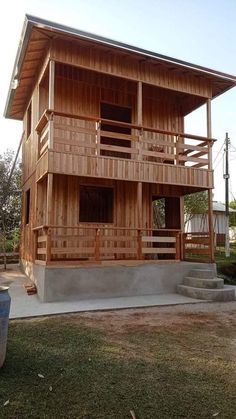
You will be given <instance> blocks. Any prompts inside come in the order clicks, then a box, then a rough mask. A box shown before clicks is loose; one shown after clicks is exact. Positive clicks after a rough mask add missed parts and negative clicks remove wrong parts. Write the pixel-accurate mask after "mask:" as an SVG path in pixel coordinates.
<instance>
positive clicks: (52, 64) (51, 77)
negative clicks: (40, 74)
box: [48, 60, 55, 148]
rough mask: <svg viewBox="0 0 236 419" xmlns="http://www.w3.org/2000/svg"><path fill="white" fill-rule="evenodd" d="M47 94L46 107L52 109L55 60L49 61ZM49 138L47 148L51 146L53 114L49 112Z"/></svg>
mask: <svg viewBox="0 0 236 419" xmlns="http://www.w3.org/2000/svg"><path fill="white" fill-rule="evenodd" d="M48 88H49V95H48V107H49V109H52V110H53V109H54V102H55V100H54V96H55V61H52V60H51V61H50V62H49V86H48ZM48 123H49V134H48V135H49V138H48V148H53V137H54V129H53V114H50V117H49V122H48Z"/></svg>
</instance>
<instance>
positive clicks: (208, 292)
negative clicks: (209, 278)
mask: <svg viewBox="0 0 236 419" xmlns="http://www.w3.org/2000/svg"><path fill="white" fill-rule="evenodd" d="M177 289H178V293H179V294H181V295H185V296H186V297H190V298H196V299H200V300H208V301H234V300H235V289H234V288H230V287H227V288H223V289H207V288H196V287H190V286H188V285H178V286H177Z"/></svg>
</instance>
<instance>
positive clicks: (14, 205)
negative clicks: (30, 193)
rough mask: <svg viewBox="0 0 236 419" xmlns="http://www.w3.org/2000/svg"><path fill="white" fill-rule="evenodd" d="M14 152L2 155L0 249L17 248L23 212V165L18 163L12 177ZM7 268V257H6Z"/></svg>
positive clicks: (0, 169)
mask: <svg viewBox="0 0 236 419" xmlns="http://www.w3.org/2000/svg"><path fill="white" fill-rule="evenodd" d="M13 162H14V152H13V151H12V150H7V151H6V152H5V153H4V154H3V155H0V251H1V252H3V253H4V254H5V253H6V252H7V251H13V250H16V247H17V246H18V243H19V228H20V214H21V165H20V164H16V165H15V168H14V171H13V173H12V176H11V178H10V173H11V169H12V167H13ZM4 265H5V268H6V257H5V258H4Z"/></svg>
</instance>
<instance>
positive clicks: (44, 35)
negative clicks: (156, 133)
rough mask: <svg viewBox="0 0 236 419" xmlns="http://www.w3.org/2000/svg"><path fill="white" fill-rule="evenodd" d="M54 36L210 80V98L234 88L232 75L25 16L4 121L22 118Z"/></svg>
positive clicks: (235, 83) (235, 80)
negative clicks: (117, 52) (130, 55)
mask: <svg viewBox="0 0 236 419" xmlns="http://www.w3.org/2000/svg"><path fill="white" fill-rule="evenodd" d="M58 35H61V36H63V37H64V38H69V39H71V38H73V39H76V40H77V41H78V40H81V41H82V40H85V41H90V42H93V43H96V44H98V45H103V46H108V47H109V48H112V49H118V50H121V51H126V52H129V53H130V54H133V55H136V56H137V55H138V56H139V57H140V56H142V57H145V58H146V59H150V60H155V61H158V62H159V63H163V64H165V65H166V66H170V67H171V68H173V67H174V68H176V69H178V70H181V69H182V70H183V71H188V72H191V73H193V74H195V75H198V76H201V77H203V78H204V77H205V78H207V79H210V80H211V84H212V89H213V92H212V93H213V95H212V96H213V98H214V97H216V96H218V95H220V94H222V93H224V92H225V91H227V90H228V89H230V88H232V87H234V86H235V85H236V77H235V76H232V75H229V74H225V73H222V72H219V71H216V70H212V69H209V68H206V67H202V66H199V65H195V64H192V63H188V62H186V61H182V60H178V59H175V58H172V57H168V56H165V55H162V54H157V53H155V52H152V51H148V50H145V49H142V48H137V47H134V46H131V45H128V44H125V43H122V42H118V41H114V40H111V39H109V38H105V37H102V36H98V35H94V34H91V33H88V32H84V31H80V30H78V29H74V28H71V27H68V26H64V25H61V24H58V23H54V22H50V21H48V20H44V19H41V18H38V17H34V16H30V15H26V17H25V21H24V25H23V30H22V34H21V39H20V43H19V47H18V51H17V55H16V60H15V64H14V68H13V73H12V78H11V82H10V87H9V92H8V97H7V101H6V107H5V112H4V115H5V117H6V118H13V119H22V117H23V114H24V112H25V109H26V106H27V101H28V100H29V97H30V94H31V92H32V89H33V87H34V84H35V82H36V80H37V76H38V73H39V70H40V65H41V64H42V62H43V59H44V57H45V53H46V51H47V50H48V46H49V43H50V40H51V39H52V38H53V37H55V36H58ZM23 73H24V77H23ZM19 82H20V84H19ZM198 106H199V105H198ZM196 107H197V106H196Z"/></svg>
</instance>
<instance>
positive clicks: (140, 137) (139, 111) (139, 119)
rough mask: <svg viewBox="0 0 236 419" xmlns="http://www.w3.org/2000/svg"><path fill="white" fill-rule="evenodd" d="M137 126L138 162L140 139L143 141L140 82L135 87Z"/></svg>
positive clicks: (141, 86)
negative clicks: (138, 126)
mask: <svg viewBox="0 0 236 419" xmlns="http://www.w3.org/2000/svg"><path fill="white" fill-rule="evenodd" d="M137 87H138V88H137V124H138V125H140V128H139V135H138V137H139V140H138V160H142V139H143V129H142V125H143V84H142V82H141V81H139V82H138V86H137Z"/></svg>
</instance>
